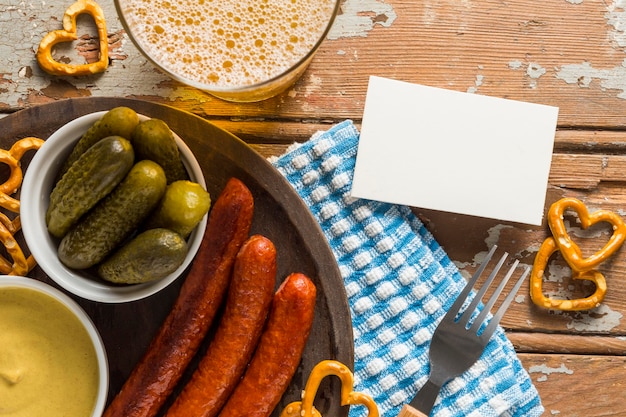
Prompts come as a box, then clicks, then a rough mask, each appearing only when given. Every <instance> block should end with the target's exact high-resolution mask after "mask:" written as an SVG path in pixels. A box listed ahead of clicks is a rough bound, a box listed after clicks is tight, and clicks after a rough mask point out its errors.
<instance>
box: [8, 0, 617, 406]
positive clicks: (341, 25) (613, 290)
mask: <svg viewBox="0 0 626 417" xmlns="http://www.w3.org/2000/svg"><path fill="white" fill-rule="evenodd" d="M70 4H71V0H70V1H49V2H43V1H39V2H24V1H18V0H0V33H2V41H0V113H1V114H2V115H7V114H11V113H12V112H15V111H18V110H20V109H23V108H29V107H32V106H36V105H39V104H42V103H48V102H52V101H56V100H64V99H67V98H71V97H90V96H91V97H96V96H97V97H101V96H112V97H131V98H138V99H142V100H148V101H153V102H157V103H162V104H167V105H170V106H173V107H176V108H179V109H182V110H187V111H189V112H192V113H194V114H196V115H199V116H201V117H203V118H206V119H207V120H209V121H211V122H214V123H215V124H217V125H218V126H220V127H222V128H225V129H227V130H229V131H231V132H232V133H234V134H236V135H238V136H239V137H240V138H242V139H243V140H245V141H246V142H248V143H249V144H250V145H251V146H252V147H253V148H254V149H256V150H257V151H258V152H260V153H261V154H262V155H264V156H271V155H277V154H280V153H282V152H283V151H284V150H285V149H286V147H287V146H288V145H289V144H291V143H292V142H294V141H304V140H306V139H307V138H308V137H309V136H310V135H311V134H313V133H314V132H316V131H318V130H320V129H327V128H329V127H330V126H331V125H332V124H334V123H337V122H339V121H342V120H345V119H351V120H353V121H354V122H355V123H356V124H357V125H358V124H359V123H360V121H361V117H362V112H363V106H364V101H365V94H366V87H367V82H368V77H369V76H370V75H378V76H383V77H389V78H394V79H398V80H403V81H409V82H414V83H419V84H424V85H429V86H434V87H442V88H447V89H452V90H457V91H464V92H470V93H475V94H483V95H489V96H495V97H502V98H508V99H514V100H521V101H528V102H533V103H539V104H546V105H552V106H557V107H559V109H560V110H559V119H558V129H557V132H556V141H555V146H554V154H553V159H552V168H551V172H550V179H549V186H548V189H547V198H546V208H547V207H549V205H550V204H552V203H553V202H554V201H556V200H558V199H560V198H562V197H576V198H580V199H582V200H583V201H584V202H585V204H586V205H587V207H588V208H589V210H591V211H594V210H597V209H608V210H612V211H615V212H617V213H619V214H621V215H626V210H625V209H626V208H625V207H624V204H625V203H626V192H625V188H624V186H625V184H626V182H625V181H626V155H625V153H626V133H625V132H624V127H625V126H626V55H625V53H626V29H625V28H626V9H625V7H626V5H625V4H624V2H622V1H620V0H603V1H600V0H545V1H533V0H508V1H501V0H421V1H416V0H385V1H383V0H344V3H343V5H342V10H341V14H340V15H339V16H338V18H337V20H336V22H335V25H334V27H333V30H332V31H331V33H330V35H329V36H328V39H327V40H326V41H325V42H324V44H323V45H322V48H321V50H320V51H319V52H318V54H317V55H316V57H315V59H314V60H313V62H312V64H311V66H310V67H309V69H308V70H307V71H306V73H305V74H304V76H303V77H302V79H301V80H300V81H298V82H297V84H296V85H294V86H293V87H292V88H290V89H289V90H288V91H287V92H285V93H284V94H282V95H280V96H278V97H275V98H272V99H270V100H267V101H264V102H260V103H252V104H232V103H228V102H224V101H221V100H219V99H215V98H212V97H211V96H209V95H207V94H205V93H203V92H201V91H197V90H195V89H193V88H188V87H185V86H183V85H181V84H178V83H176V82H174V81H172V80H170V79H169V78H168V77H166V76H165V75H163V74H161V73H159V72H158V71H157V70H155V69H154V67H153V66H152V65H151V64H150V63H148V62H147V61H146V60H145V59H144V58H143V57H142V56H141V55H140V54H139V53H138V51H137V50H136V49H135V48H134V46H133V45H132V43H131V42H130V41H129V40H128V38H127V37H126V35H125V33H124V31H123V29H122V27H121V24H120V22H119V20H118V19H117V17H116V13H115V8H114V6H113V1H112V0H100V1H99V4H100V5H101V6H102V8H103V10H104V12H105V17H106V20H107V31H108V38H109V39H108V41H109V51H110V52H109V54H110V66H109V68H108V69H107V71H106V72H104V73H102V74H98V75H94V76H89V77H53V76H49V75H47V74H46V73H44V72H42V71H41V69H40V68H39V67H38V65H37V63H36V60H35V55H34V51H35V50H36V48H37V45H38V43H39V41H40V39H41V38H42V36H43V35H44V34H45V33H47V32H49V31H51V30H57V29H60V27H61V23H60V22H61V17H62V15H63V12H64V11H65V9H66V8H67V7H68V6H69V5H70ZM89 23H90V21H89V19H88V18H86V17H84V18H83V17H82V16H81V17H80V18H79V26H80V28H81V31H82V32H81V34H84V35H85V36H83V37H82V38H81V41H79V42H74V43H72V44H71V47H68V48H67V55H68V56H70V57H71V59H76V60H85V59H87V60H93V59H94V57H96V56H97V49H96V50H94V46H93V45H94V44H97V43H95V41H96V39H94V36H93V33H94V32H95V30H94V29H93V28H92V27H91V25H90V24H89ZM0 134H2V132H0ZM529 169H533V168H532V166H529ZM415 211H416V212H417V213H418V215H419V216H420V217H421V218H422V219H423V221H424V222H425V223H426V224H427V226H428V227H429V229H430V230H431V231H432V233H433V234H434V235H435V237H436V238H437V240H438V241H439V242H440V243H441V244H442V245H443V246H444V247H445V249H446V250H447V252H448V254H449V255H450V257H451V258H452V259H453V260H454V261H455V263H457V264H458V266H459V267H460V268H461V269H462V270H463V271H467V272H468V273H469V272H470V271H471V270H472V269H473V268H475V266H476V259H479V256H477V255H480V254H481V253H484V252H485V251H486V250H487V249H488V247H489V246H491V245H492V244H495V243H497V244H498V245H499V246H500V247H502V248H504V249H506V250H509V251H510V252H511V253H512V254H514V255H515V257H517V258H518V259H520V260H521V262H522V263H526V264H528V265H530V264H532V262H533V260H534V257H535V255H536V253H537V250H538V248H539V245H540V244H541V242H542V241H543V239H545V238H546V237H547V236H548V235H549V231H548V228H547V225H546V224H544V225H542V226H541V227H533V226H527V225H520V224H512V223H503V222H499V221H495V220H488V219H480V218H474V217H469V216H460V215H454V214H449V213H441V212H434V211H426V210H420V209H415ZM571 226H572V227H575V225H574V224H572V225H571ZM574 232H575V231H572V234H573V233H574ZM578 232H581V231H580V228H578ZM576 237H577V238H578V240H579V244H580V245H581V246H582V247H583V251H584V252H585V253H589V254H590V253H593V252H594V251H595V250H596V249H597V248H598V247H600V246H601V245H603V244H604V242H606V240H607V239H608V234H607V229H606V228H602V226H596V227H593V228H591V232H589V233H576ZM625 254H626V248H622V249H621V250H619V251H618V252H617V254H616V255H614V256H613V258H611V260H610V261H609V262H605V263H603V264H602V265H601V266H600V268H599V269H600V271H601V272H602V273H604V275H605V276H606V279H607V285H608V291H607V295H606V298H605V300H604V302H603V303H602V304H601V305H600V306H599V307H597V308H595V309H594V310H591V311H583V312H559V311H549V310H544V309H541V308H538V307H536V306H534V305H533V304H532V302H531V300H530V297H529V294H528V288H525V289H524V290H522V291H521V292H520V294H519V296H518V297H517V298H516V301H515V302H514V303H513V304H514V305H513V306H512V308H511V309H510V310H509V312H508V313H507V315H506V316H505V318H504V320H503V326H504V327H505V328H506V330H507V334H508V336H509V338H510V340H511V341H512V342H513V344H514V345H515V347H516V349H517V351H518V353H519V357H520V358H521V360H522V362H523V364H524V366H525V367H526V369H527V370H528V372H529V373H530V375H531V377H532V380H533V381H534V383H535V384H536V386H537V388H538V390H539V392H540V395H541V398H542V401H543V404H544V406H545V408H546V412H545V415H546V416H553V415H561V416H567V417H575V416H585V417H598V416H618V415H626V396H625V395H624V393H625V392H626V320H624V319H623V316H624V314H625V313H626V256H625ZM556 262H557V261H555V263H556ZM569 277H570V274H569V271H567V268H560V269H559V268H558V267H557V265H555V268H553V272H552V274H551V275H550V277H549V282H546V286H551V287H550V288H551V289H552V290H553V291H555V292H558V293H559V294H560V296H562V297H568V296H577V295H580V293H581V291H582V292H585V291H587V292H589V291H590V288H589V286H584V285H582V286H581V285H580V283H572V282H571V280H570V278H569ZM591 290H592V288H591Z"/></svg>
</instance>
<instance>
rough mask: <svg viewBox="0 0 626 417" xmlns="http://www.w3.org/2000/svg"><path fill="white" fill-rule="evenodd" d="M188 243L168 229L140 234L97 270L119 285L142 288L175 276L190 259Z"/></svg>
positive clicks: (151, 230) (105, 278) (103, 277)
mask: <svg viewBox="0 0 626 417" xmlns="http://www.w3.org/2000/svg"><path fill="white" fill-rule="evenodd" d="M187 250H188V248H187V242H186V241H185V239H183V238H182V236H180V235H179V234H178V233H176V232H173V231H171V230H168V229H162V228H159V229H150V230H146V231H145V232H142V233H140V234H139V235H137V236H136V237H135V238H133V239H132V240H131V241H129V242H128V243H126V244H125V245H124V246H122V247H121V248H120V249H118V250H117V251H116V252H115V253H113V254H112V255H111V256H110V257H109V258H107V259H106V260H105V261H104V262H102V263H101V264H100V265H99V266H98V275H99V276H100V277H101V278H102V279H104V280H106V281H110V282H113V283H116V284H141V283H144V282H150V281H154V280H158V279H162V278H164V277H166V276H167V275H169V274H171V273H173V272H174V271H176V269H178V267H179V266H181V265H182V263H183V262H184V260H185V257H186V256H187Z"/></svg>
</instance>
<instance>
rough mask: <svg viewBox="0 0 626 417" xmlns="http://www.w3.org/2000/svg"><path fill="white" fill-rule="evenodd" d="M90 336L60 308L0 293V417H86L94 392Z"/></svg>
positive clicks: (23, 293)
mask: <svg viewBox="0 0 626 417" xmlns="http://www.w3.org/2000/svg"><path fill="white" fill-rule="evenodd" d="M98 376H99V375H98V363H97V358H96V351H95V349H94V346H93V344H92V342H91V339H90V338H89V334H88V333H87V331H86V330H85V328H84V327H83V325H82V324H81V322H80V321H79V320H78V319H77V318H76V317H75V316H74V314H73V313H72V312H71V311H70V310H69V309H68V308H67V307H65V306H64V305H63V304H61V303H60V302H58V301H57V300H55V299H53V298H52V297H50V296H48V295H46V294H42V293H40V292H37V291H34V290H31V289H27V288H18V287H11V288H1V289H0V416H2V417H5V416H7V417H8V416H10V417H42V416H46V417H61V416H63V417H89V416H91V414H92V412H93V409H94V406H95V403H96V396H97V390H98Z"/></svg>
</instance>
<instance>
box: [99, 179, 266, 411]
mask: <svg viewBox="0 0 626 417" xmlns="http://www.w3.org/2000/svg"><path fill="white" fill-rule="evenodd" d="M253 211H254V201H253V198H252V194H251V193H250V190H248V188H247V187H246V186H245V185H244V184H243V183H242V182H241V181H239V180H237V179H235V178H231V179H230V180H229V181H228V183H227V184H226V187H225V188H224V190H223V191H222V193H221V194H220V195H219V197H218V198H217V200H216V202H215V204H214V206H213V208H212V209H211V212H210V214H209V220H208V224H207V228H206V231H205V234H204V237H203V240H202V244H201V245H200V249H199V251H198V254H197V256H196V259H195V260H194V262H193V265H192V267H191V270H190V271H189V274H188V275H187V278H186V279H185V282H184V283H183V285H182V287H181V290H180V293H179V295H178V298H177V299H176V301H175V303H174V306H173V307H172V311H171V312H170V313H169V315H168V316H167V318H166V319H165V321H164V322H163V324H162V325H161V327H160V328H159V330H158V332H157V334H156V336H155V337H154V339H153V340H152V342H151V343H150V346H149V347H148V350H147V351H146V353H145V354H144V356H143V358H142V359H141V360H140V361H139V363H138V364H137V366H136V367H135V368H134V369H133V371H132V372H131V374H130V377H129V378H128V380H127V381H126V383H125V384H124V386H123V387H122V389H121V391H120V392H119V393H118V394H117V396H116V397H115V398H114V399H113V401H112V402H111V404H110V405H109V407H108V408H107V409H106V410H105V412H104V415H103V417H153V416H155V415H156V414H157V412H158V411H159V409H160V408H161V407H162V406H163V403H164V402H165V400H166V399H167V397H168V396H169V395H170V394H171V392H172V391H173V389H174V387H175V385H176V383H177V382H178V381H179V380H180V378H181V376H182V374H183V372H184V370H185V368H186V367H187V365H188V364H189V362H190V361H191V359H192V357H193V356H194V354H195V353H196V352H197V350H198V348H199V346H200V344H201V342H202V339H203V338H204V337H205V335H206V333H207V331H208V329H209V327H210V325H211V322H212V321H213V318H214V317H215V314H216V312H217V310H218V308H219V306H220V304H221V303H222V301H223V298H224V296H225V294H226V290H227V288H228V283H229V281H230V277H231V272H232V268H233V264H234V262H235V257H236V255H237V252H238V251H239V249H240V248H241V246H242V245H243V243H244V242H245V241H246V239H248V236H249V233H250V226H251V223H252V215H253Z"/></svg>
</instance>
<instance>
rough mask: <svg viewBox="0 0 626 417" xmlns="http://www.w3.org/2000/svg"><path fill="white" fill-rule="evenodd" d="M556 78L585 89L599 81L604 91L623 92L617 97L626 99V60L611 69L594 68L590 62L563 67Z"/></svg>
mask: <svg viewBox="0 0 626 417" xmlns="http://www.w3.org/2000/svg"><path fill="white" fill-rule="evenodd" d="M556 77H557V78H558V79H561V80H563V81H565V82H566V83H568V84H578V85H579V86H580V87H583V88H588V87H589V86H590V85H591V83H592V81H594V80H598V81H599V82H600V86H601V87H602V88H603V89H606V90H619V91H621V92H620V93H618V94H617V97H619V98H623V99H626V60H624V61H622V64H621V65H619V66H617V67H614V68H609V69H597V68H594V67H592V66H591V64H590V63H589V62H583V63H582V64H569V65H563V66H561V68H560V69H559V70H558V71H557V73H556Z"/></svg>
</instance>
